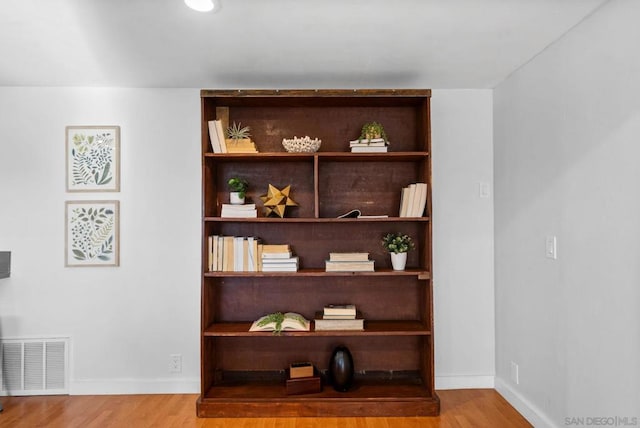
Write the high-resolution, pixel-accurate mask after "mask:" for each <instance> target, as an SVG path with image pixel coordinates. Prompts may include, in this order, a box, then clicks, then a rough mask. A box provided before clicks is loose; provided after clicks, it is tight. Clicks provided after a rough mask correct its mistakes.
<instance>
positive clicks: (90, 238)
mask: <svg viewBox="0 0 640 428" xmlns="http://www.w3.org/2000/svg"><path fill="white" fill-rule="evenodd" d="M65 211H66V215H65V217H66V229H65V236H66V243H65V266H67V267H77V266H119V265H120V202H119V201H67V202H66V210H65Z"/></svg>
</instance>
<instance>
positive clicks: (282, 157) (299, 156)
mask: <svg viewBox="0 0 640 428" xmlns="http://www.w3.org/2000/svg"><path fill="white" fill-rule="evenodd" d="M345 144H346V143H345ZM428 156H429V153H428V152H387V153H351V152H316V153H287V152H264V153H263V152H260V153H205V154H204V157H205V159H209V158H211V159H215V160H216V161H220V162H224V161H228V162H237V161H243V162H271V161H278V162H287V161H289V162H294V161H309V162H311V161H313V160H314V158H318V159H320V160H322V161H339V162H366V161H375V162H381V161H382V162H406V161H415V160H420V159H423V158H426V157H428Z"/></svg>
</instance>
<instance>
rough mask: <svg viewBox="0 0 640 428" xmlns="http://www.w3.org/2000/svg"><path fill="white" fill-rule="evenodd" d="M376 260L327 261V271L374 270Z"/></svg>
mask: <svg viewBox="0 0 640 428" xmlns="http://www.w3.org/2000/svg"><path fill="white" fill-rule="evenodd" d="M373 263H374V261H373V260H368V261H355V262H354V261H347V262H335V261H331V260H326V261H325V271H326V272H374V271H375V268H374V266H373Z"/></svg>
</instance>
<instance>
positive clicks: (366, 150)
mask: <svg viewBox="0 0 640 428" xmlns="http://www.w3.org/2000/svg"><path fill="white" fill-rule="evenodd" d="M387 151H388V150H387V146H382V147H376V146H358V147H351V153H386V152H387Z"/></svg>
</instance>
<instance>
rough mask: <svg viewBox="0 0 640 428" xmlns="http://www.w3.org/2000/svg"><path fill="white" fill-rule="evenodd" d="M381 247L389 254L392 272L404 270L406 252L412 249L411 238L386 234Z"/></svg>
mask: <svg viewBox="0 0 640 428" xmlns="http://www.w3.org/2000/svg"><path fill="white" fill-rule="evenodd" d="M382 246H383V247H384V249H385V250H387V251H388V252H389V254H391V264H392V265H393V270H404V267H405V265H406V264H407V252H409V250H412V249H413V248H414V244H413V240H412V239H411V237H410V236H409V235H405V234H403V233H388V234H386V235H385V236H384V237H383V238H382Z"/></svg>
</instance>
